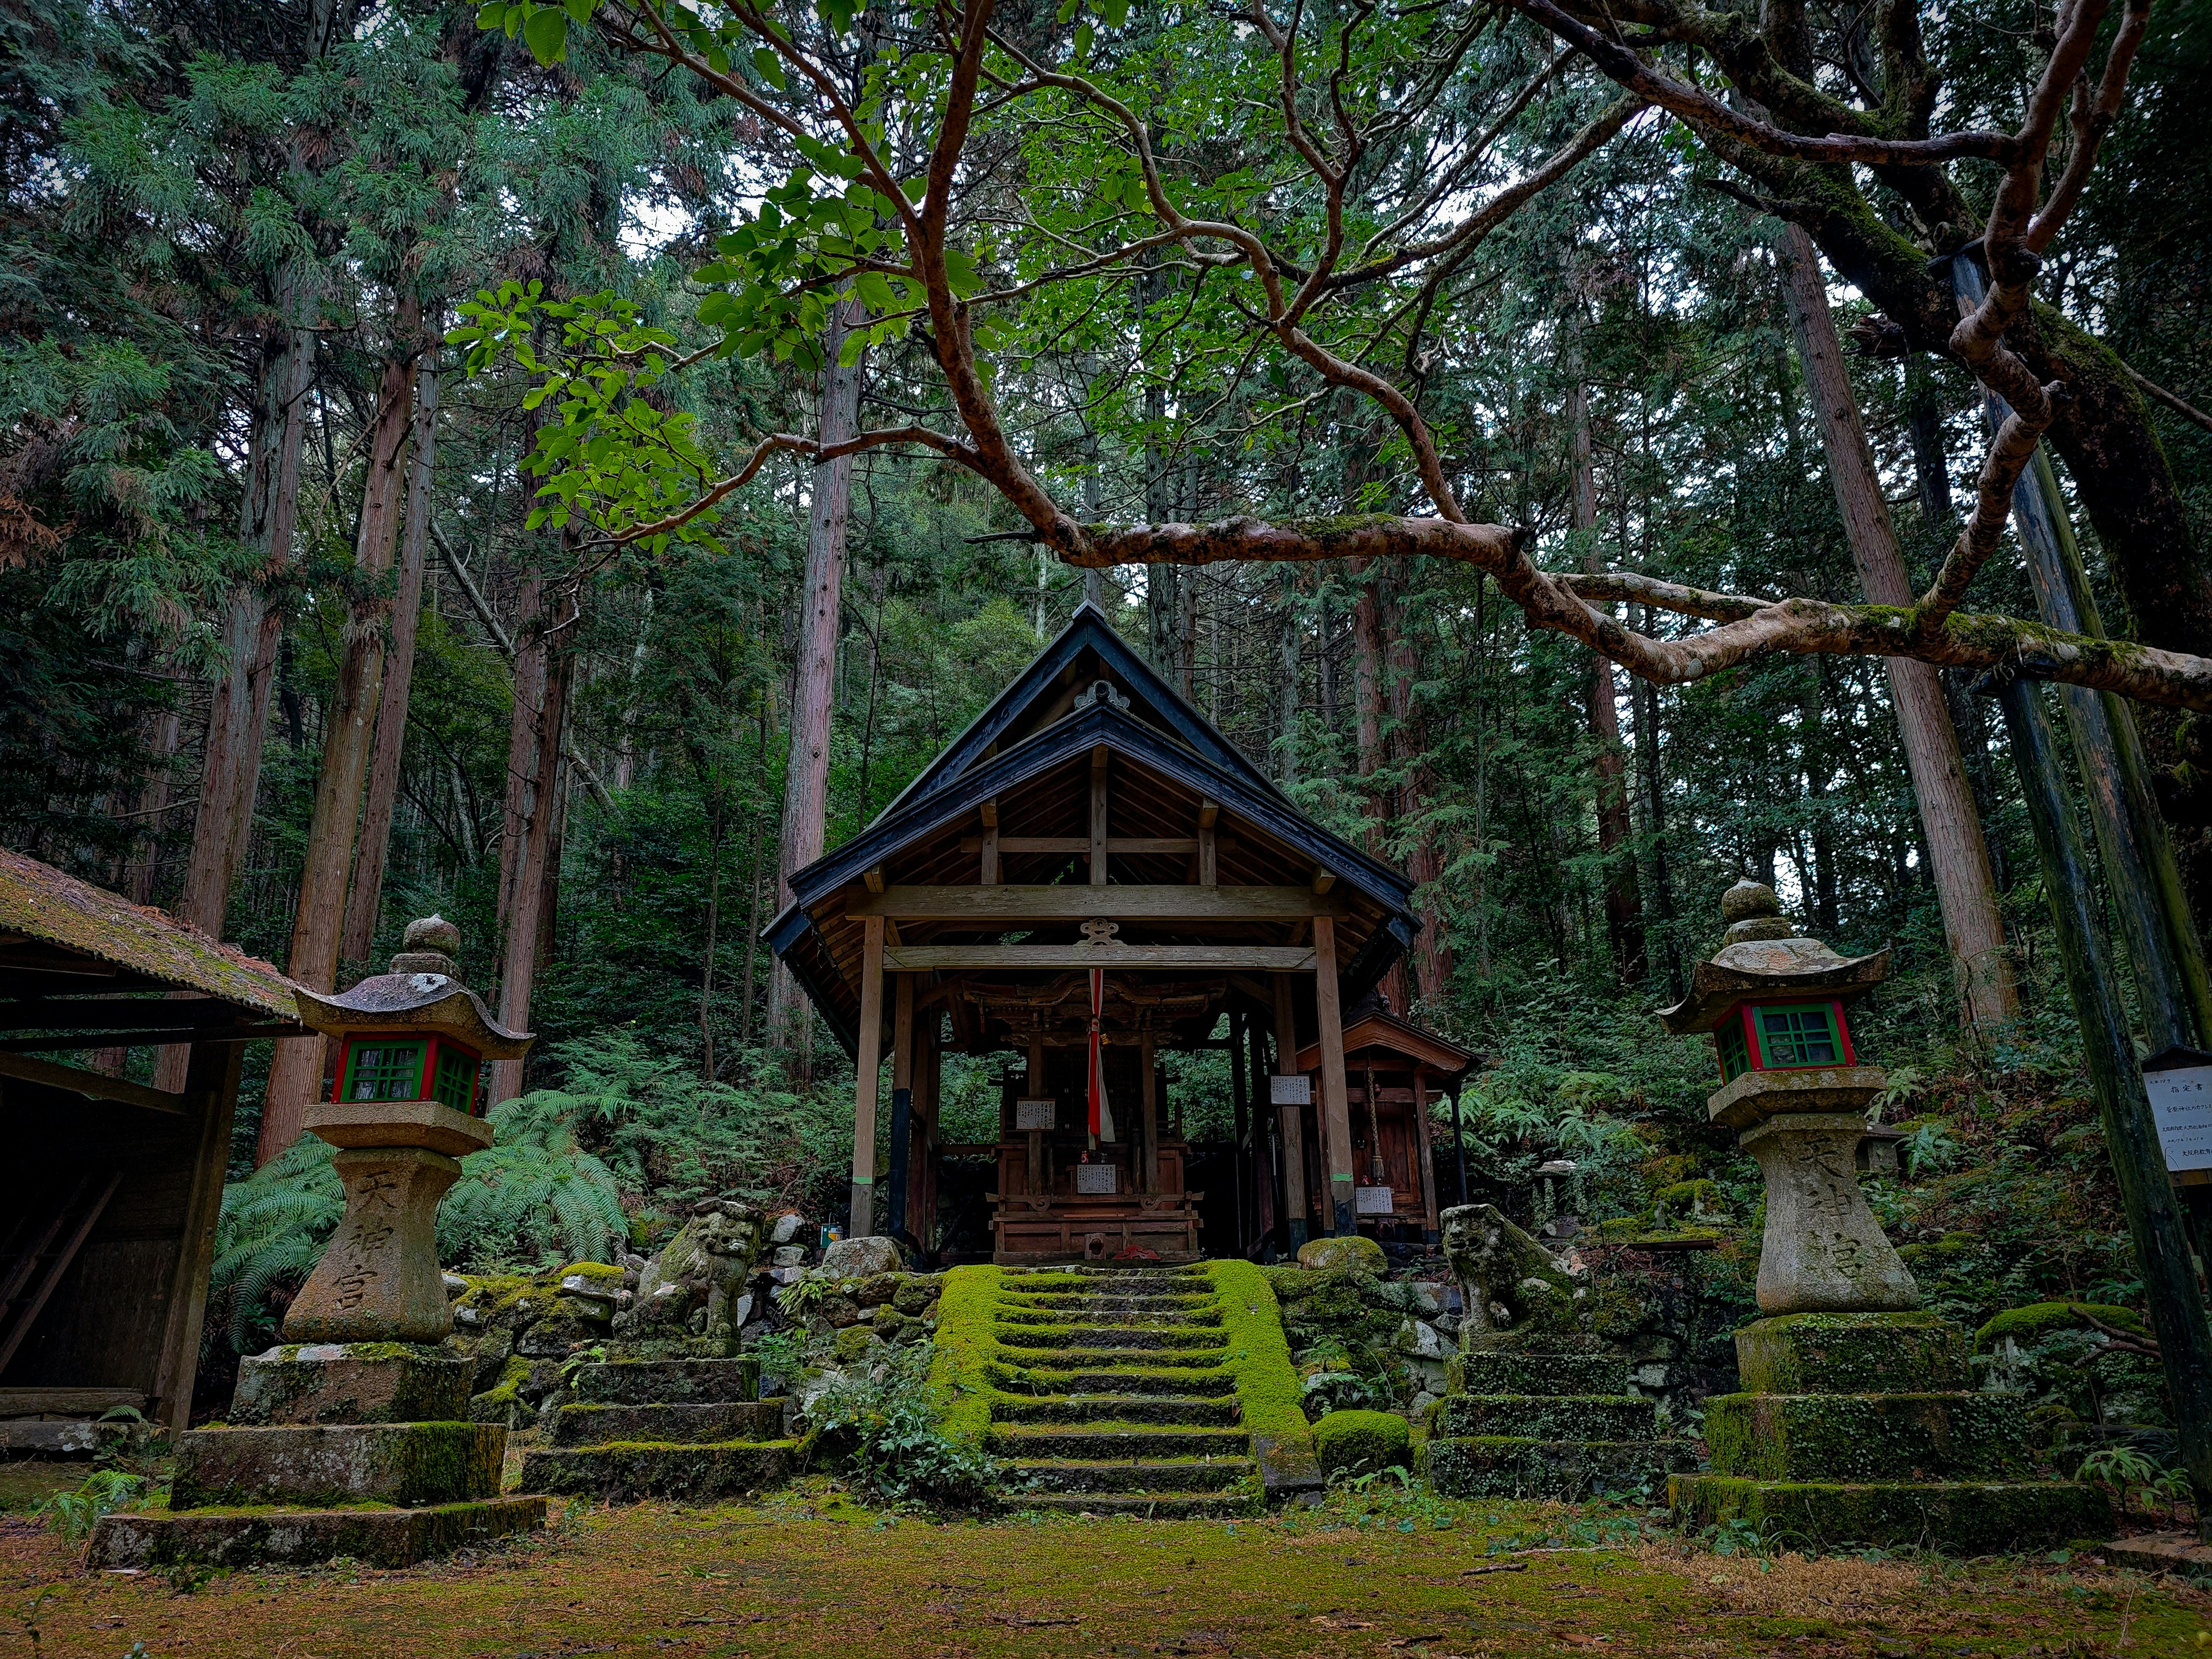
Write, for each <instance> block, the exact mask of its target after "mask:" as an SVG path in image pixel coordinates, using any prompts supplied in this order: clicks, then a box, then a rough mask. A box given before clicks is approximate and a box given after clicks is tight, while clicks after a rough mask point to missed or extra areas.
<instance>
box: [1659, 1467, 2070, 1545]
mask: <svg viewBox="0 0 2212 1659" xmlns="http://www.w3.org/2000/svg"><path fill="white" fill-rule="evenodd" d="M1667 1491H1668V1501H1669V1502H1670V1504H1672V1506H1673V1508H1674V1518H1675V1519H1676V1520H1677V1521H1678V1522H1683V1523H1685V1524H1687V1525H1690V1526H1713V1525H1717V1524H1718V1523H1721V1522H1730V1521H1734V1522H1743V1523H1746V1524H1748V1525H1751V1526H1754V1527H1756V1528H1759V1532H1760V1533H1761V1534H1764V1535H1765V1536H1766V1537H1767V1538H1769V1539H1770V1540H1772V1541H1776V1542H1780V1543H1788V1544H1794V1545H1805V1546H1809V1547H1814V1548H1818V1549H1836V1548H1840V1547H1844V1546H1845V1545H1850V1544H1860V1545H1863V1544H1873V1545H1879V1546H1881V1547H1885V1548H1891V1547H1905V1546H1919V1547H1927V1548H1935V1549H1942V1550H1948V1551H1951V1552H1954V1553H1959V1554H1965V1555H1974V1554H1988V1553H2009V1552H2012V1551H2016V1550H2023V1549H2039V1548H2046V1547H2050V1546H2051V1545H2053V1544H2063V1543H2068V1542H2070V1541H2074V1540H2075V1539H2100V1538H2106V1537H2109V1536H2110V1535H2111V1534H2112V1504H2110V1503H2109V1502H2108V1501H2107V1500H2106V1497H2105V1495H2104V1493H2102V1492H2100V1491H2098V1490H2097V1488H2095V1487H2094V1486H2075V1485H2073V1484H2071V1483H2069V1482H2066V1481H2057V1480H2042V1481H1942V1482H1925V1483H1923V1482H1917V1481H1871V1482H1866V1483H1863V1484H1859V1483H1846V1482H1842V1481H1785V1480H1743V1479H1741V1478H1737V1477H1734V1476H1729V1475H1718V1474H1681V1475H1676V1476H1675V1477H1674V1479H1673V1480H1669V1481H1668V1485H1667Z"/></svg>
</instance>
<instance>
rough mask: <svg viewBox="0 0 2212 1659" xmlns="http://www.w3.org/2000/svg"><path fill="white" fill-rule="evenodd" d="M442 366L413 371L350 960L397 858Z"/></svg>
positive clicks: (343, 953)
mask: <svg viewBox="0 0 2212 1659" xmlns="http://www.w3.org/2000/svg"><path fill="white" fill-rule="evenodd" d="M434 331H435V330H434ZM437 432H438V366H437V362H436V361H435V358H428V357H427V356H426V360H425V361H423V362H421V363H420V364H418V366H417V367H416V374H415V423H414V431H413V434H412V435H411V437H410V440H409V448H408V457H407V512H406V519H405V521H404V524H403V526H402V527H401V529H400V532H399V588H398V593H397V595H396V596H395V597H394V599H393V600H392V649H391V651H390V653H388V654H387V656H386V660H385V667H384V695H383V696H381V697H380V698H379V699H378V701H377V705H376V745H375V750H374V753H373V754H372V755H371V756H370V757H369V763H368V801H367V803H366V804H365V805H363V806H362V814H361V845H360V846H359V847H357V848H355V849H354V860H353V883H352V886H351V888H350V890H349V891H348V892H347V894H346V930H345V937H344V939H343V940H342V941H341V943H340V945H339V946H338V957H339V959H340V960H341V961H344V962H365V961H367V960H368V953H369V952H370V951H371V950H373V949H374V947H375V944H376V923H377V915H378V911H379V909H380V907H381V904H382V902H383V895H384V872H385V869H386V866H387V865H388V864H389V862H390V860H391V856H392V807H393V805H394V804H395V803H396V802H397V801H398V798H399V762H400V758H401V757H402V755H403V753H404V750H405V748H406V743H407V705H408V699H409V694H410V690H411V689H412V687H413V684H414V679H415V635H416V629H418V628H419V627H420V626H421V623H422V569H423V565H424V562H425V561H426V560H427V558H428V553H429V546H430V484H431V474H432V472H433V471H434V470H435V462H436V457H437Z"/></svg>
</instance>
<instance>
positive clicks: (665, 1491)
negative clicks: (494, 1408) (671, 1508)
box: [522, 1440, 799, 1504]
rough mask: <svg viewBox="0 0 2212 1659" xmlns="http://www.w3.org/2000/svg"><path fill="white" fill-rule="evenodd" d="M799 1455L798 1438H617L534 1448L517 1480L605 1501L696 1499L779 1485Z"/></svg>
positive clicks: (531, 1486)
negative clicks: (705, 1441) (696, 1441)
mask: <svg viewBox="0 0 2212 1659" xmlns="http://www.w3.org/2000/svg"><path fill="white" fill-rule="evenodd" d="M798 1467H799V1442H798V1441H796V1440H769V1441H732V1442H727V1443H721V1444H712V1445H696V1446H686V1445H671V1444H666V1443H660V1442H657V1441H615V1442H613V1443H610V1444H607V1445H604V1446H587V1447H580V1448H575V1449H562V1450H552V1451H542V1450H532V1451H531V1452H529V1453H527V1454H526V1455H524V1457H523V1460H522V1484H523V1485H524V1486H526V1487H527V1488H529V1489H531V1490H532V1491H535V1492H565V1493H573V1494H577V1495H580V1496H588V1497H594V1498H607V1499H610V1500H624V1499H629V1500H634V1499H636V1498H678V1499H681V1500H683V1501H684V1502H686V1503H694V1504H696V1503H701V1502H705V1501H708V1500H710V1499H714V1498H735V1497H740V1496H742V1495H743V1494H744V1493H746V1492H761V1491H764V1490H766V1489H767V1488H769V1487H771V1486H781V1485H782V1484H783V1483H784V1482H785V1481H787V1480H789V1479H790V1478H791V1477H792V1474H793V1473H794V1471H795V1470H796V1469H797V1468H798Z"/></svg>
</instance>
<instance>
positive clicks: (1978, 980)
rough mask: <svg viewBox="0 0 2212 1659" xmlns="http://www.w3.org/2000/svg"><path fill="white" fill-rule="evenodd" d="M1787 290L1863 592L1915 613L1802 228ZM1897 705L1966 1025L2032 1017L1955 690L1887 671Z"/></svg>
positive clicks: (1791, 248)
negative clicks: (1962, 738)
mask: <svg viewBox="0 0 2212 1659" xmlns="http://www.w3.org/2000/svg"><path fill="white" fill-rule="evenodd" d="M1779 252H1780V253H1781V258H1782V266H1783V274H1784V293H1785V295H1786V296H1787V299H1788V301H1789V307H1790V327H1791V330H1792V331H1793V332H1794V333H1795V334H1796V338H1797V356H1798V359H1799V361H1800V362H1801V363H1802V365H1803V368H1804V374H1805V385H1806V389H1807V391H1808V392H1809V393H1810V394H1811V397H1812V401H1813V407H1814V414H1815V415H1816V416H1817V417H1818V419H1819V422H1820V443H1821V447H1823V448H1824V449H1825V450H1826V452H1827V458H1828V476H1829V477H1830V478H1831V479H1832V481H1833V483H1834V486H1835V491H1836V505H1837V507H1838V509H1839V510H1840V511H1841V513H1842V514H1843V520H1844V534H1845V536H1846V537H1847V538H1848V539H1849V540H1850V547H1851V562H1852V563H1853V564H1855V565H1856V566H1857V568H1858V576H1859V586H1860V587H1861V588H1862V589H1863V590H1864V592H1865V593H1866V596H1867V598H1868V599H1869V600H1871V601H1872V602H1873V603H1875V604H1876V605H1911V603H1912V601H1913V597H1914V596H1913V592H1912V586H1911V582H1910V581H1909V580H1907V578H1906V576H1905V560H1904V556H1902V555H1901V554H1900V553H1899V551H1898V546H1897V531H1896V528H1895V526H1893V524H1892V523H1891V521H1890V516H1889V503H1888V501H1887V499H1886V498H1885V497H1884V496H1883V495H1882V493H1881V480H1880V479H1879V478H1878V477H1876V476H1875V470H1874V456H1873V453H1872V452H1871V451H1870V450H1869V448H1868V447H1867V441H1866V432H1865V428H1863V426H1862V425H1861V424H1860V422H1859V411H1858V404H1857V401H1856V399H1855V398H1853V396H1852V393H1851V386H1850V378H1849V377H1848V376H1847V375H1846V374H1845V373H1844V356H1843V348H1842V346H1841V344H1840V343H1839V342H1838V340H1837V338H1836V325H1835V319H1833V318H1832V316H1830V315H1829V313H1828V295H1827V289H1826V283H1824V282H1823V281H1822V279H1821V276H1820V258H1819V256H1818V255H1817V254H1816V253H1815V252H1814V247H1813V241H1812V239H1811V238H1810V237H1809V236H1808V235H1807V234H1805V232H1804V231H1803V230H1802V229H1800V228H1797V227H1796V226H1794V225H1793V226H1791V227H1790V228H1788V229H1787V230H1786V231H1784V234H1783V236H1782V239H1781V242H1780V245H1779ZM1885 666H1886V668H1887V671H1888V675H1889V694H1890V702H1891V703H1892V704H1893V706H1894V707H1895V708H1896V710H1897V724H1898V729H1899V732H1900V733H1901V735H1902V736H1903V738H1904V739H1905V765H1906V767H1907V768H1908V769H1910V771H1911V775H1912V793H1913V795H1914V797H1915V799H1917V802H1918V804H1919V807H1920V822H1921V826H1922V829H1923V831H1924V834H1925V837H1926V842H1927V847H1928V860H1929V874H1930V875H1931V876H1932V877H1933V878H1934V880H1935V885H1936V903H1937V905H1938V906H1939V907H1940V908H1941V909H1942V915H1943V933H1944V937H1945V939H1946V941H1947V943H1948V945H1949V946H1950V951H1951V960H1952V963H1953V964H1954V970H1955V972H1956V973H1957V975H1958V991H1959V996H1960V1004H1961V1006H1962V1009H1963V1012H1964V1013H1965V1016H1966V1018H1967V1020H1968V1021H1970V1022H1971V1023H1972V1024H1977V1025H1989V1024H2003V1023H2005V1022H2007V1021H2009V1020H2011V1019H2013V1018H2015V1017H2016V1016H2017V1015H2018V1013H2019V1012H2020V995H2019V992H2018V990H2017V988H2016V987H2015V983H2014V979H2013V968H2012V962H2011V958H2010V957H2009V956H2008V954H2007V952H2006V950H2005V941H2004V925H2003V921H2002V916H2001V915H2000V913H1999V911H1998V908H1997V891H1996V880H1995V878H1994V877H1993V876H1992V875H1991V873H1990V855H1989V848H1988V847H1987V846H1986V844H1985V843H1984V841H1983V839H1982V823H1981V818H1980V817H1979V815H1978V813H1977V812H1976V811H1975V810H1974V797H1973V792H1972V788H1971V787H1969V785H1968V783H1967V781H1966V769H1965V767H1964V766H1963V764H1962V763H1961V762H1960V756H1959V736H1958V733H1957V732H1956V731H1955V730H1954V729H1953V727H1952V725H1951V717H1950V713H1949V711H1948V709H1947V708H1945V706H1944V699H1943V688H1942V682H1941V681H1940V680H1939V679H1938V678H1937V676H1936V670H1935V669H1933V668H1931V667H1929V665H1926V664H1925V663H1916V662H1908V661H1905V660H1904V659H1898V658H1892V659H1886V661H1885Z"/></svg>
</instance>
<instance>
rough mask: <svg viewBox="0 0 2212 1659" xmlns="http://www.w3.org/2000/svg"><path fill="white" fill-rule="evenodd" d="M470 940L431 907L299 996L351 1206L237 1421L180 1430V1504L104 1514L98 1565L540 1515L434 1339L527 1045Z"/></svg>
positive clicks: (244, 1383) (333, 1548) (541, 1503)
mask: <svg viewBox="0 0 2212 1659" xmlns="http://www.w3.org/2000/svg"><path fill="white" fill-rule="evenodd" d="M459 943H460V936H459V933H458V931H457V930H456V929H455V928H454V927H453V924H452V923H450V922H447V921H441V920H440V919H439V918H437V917H435V916H432V917H430V918H428V919H427V920H425V921H417V922H416V923H414V924H413V925H412V926H410V927H409V928H408V930H407V949H406V950H405V951H403V952H402V953H401V954H400V955H398V956H397V957H394V958H392V971H391V972H390V973H388V974H379V975H375V976H374V977H372V978H369V979H365V980H363V981H362V982H361V983H360V984H358V985H356V986H355V987H353V988H352V989H351V990H349V991H347V992H344V993H343V994H340V995H337V996H322V995H319V994H315V993H313V992H311V991H308V990H306V989H304V988H300V987H295V994H296V995H297V998H298V1001H299V1005H300V1017H301V1019H302V1020H303V1021H304V1022H306V1023H307V1024H309V1025H312V1026H313V1027H314V1028H315V1029H316V1030H319V1031H323V1032H325V1033H327V1034H328V1035H329V1036H331V1037H332V1038H333V1039H334V1040H335V1041H336V1042H337V1044H338V1066H337V1086H336V1087H335V1088H334V1089H333V1090H332V1091H331V1095H332V1097H331V1099H329V1100H327V1101H323V1102H320V1103H317V1104H315V1105H313V1106H310V1107H309V1108H308V1109H307V1127H308V1128H309V1129H310V1130H312V1131H313V1133H315V1134H317V1135H319V1136H320V1137H321V1138H322V1139H325V1140H326V1141H329V1142H331V1144H332V1145H334V1146H337V1148H338V1152H337V1154H336V1156H334V1157H333V1158H331V1167H332V1168H333V1169H334V1170H336V1171H337V1176H338V1179H339V1181H340V1182H342V1183H343V1185H344V1188H345V1204H346V1207H345V1215H344V1218H343V1219H342V1220H341V1221H340V1222H339V1223H338V1227H337V1232H336V1233H334V1234H333V1235H332V1236H331V1242H330V1243H328V1244H327V1245H326V1246H325V1247H324V1250H323V1255H322V1260H321V1261H319V1262H317V1263H316V1265H315V1270H314V1272H313V1273H311V1274H310V1275H309V1276H308V1279H307V1284H306V1285H304V1286H302V1287H301V1291H300V1294H299V1295H298V1296H297V1297H295V1298H294V1300H293V1302H292V1304H291V1307H290V1309H289V1310H288V1311H287V1312H286V1314H285V1316H284V1328H283V1338H284V1340H283V1341H282V1342H281V1343H279V1344H278V1346H275V1347H273V1348H270V1350H269V1351H268V1352H265V1353H259V1354H255V1355H252V1356H251V1357H250V1358H246V1359H245V1360H243V1361H241V1362H240V1365H239V1368H238V1387H237V1389H236V1390H235V1392H234V1395H233V1396H232V1400H231V1409H230V1414H229V1420H228V1423H227V1424H225V1425H222V1426H218V1427H212V1428H205V1429H194V1430H192V1431H190V1432H189V1433H187V1434H185V1435H183V1436H181V1437H179V1440H178V1443H177V1463H176V1474H175V1479H174V1480H173V1482H172V1483H171V1488H170V1498H169V1504H168V1507H167V1510H160V1511H152V1512H149V1513H146V1514H143V1515H142V1514H117V1515H112V1516H108V1517H107V1518H106V1520H105V1521H103V1522H101V1523H100V1533H99V1534H98V1535H97V1536H96V1538H95V1540H94V1554H95V1556H96V1557H97V1558H98V1559H100V1561H101V1562H102V1563H103V1564H104V1565H113V1566H161V1565H169V1564H172V1563H183V1562H198V1563H202V1564H204V1565H211V1566H221V1567H234V1566H246V1565H252V1564H255V1563H259V1562H269V1561H282V1562H289V1563H293V1564H295V1565H296V1564H300V1563H304V1562H311V1561H319V1560H327V1559H331V1557H334V1556H351V1557H354V1558H356V1559H360V1560H363V1561H367V1562H369V1563H371V1564H372V1565H376V1566H384V1567H390V1566H404V1565H407V1564H408V1563H410V1562H412V1561H418V1560H421V1559H422V1558H423V1557H425V1556H428V1555H433V1554H438V1553H443V1552H445V1551H447V1550H451V1549H453V1548H454V1547H457V1546H459V1545H462V1544H468V1543H477V1542H480V1541H483V1540H484V1539H487V1538H491V1537H495V1536H498V1535H500V1534H505V1533H512V1532H517V1531H521V1530H525V1529H527V1528H533V1527H537V1526H540V1525H543V1524H544V1517H545V1500H544V1498H507V1497H502V1496H501V1493H500V1474H501V1464H502V1462H503V1460H504V1458H505V1456H506V1452H507V1429H506V1427H505V1426H504V1425H501V1424H497V1423H474V1422H471V1421H469V1420H468V1416H469V1404H468V1402H469V1394H470V1388H471V1383H472V1381H473V1379H474V1375H475V1370H476V1366H475V1363H474V1362H473V1361H472V1360H471V1359H469V1358H465V1356H463V1355H461V1354H459V1353H456V1352H449V1351H448V1350H447V1348H446V1347H444V1346H441V1344H442V1341H443V1339H444V1338H445V1337H446V1336H447V1334H449V1333H450V1332H451V1330H452V1329H453V1315H452V1312H451V1310H450V1308H449V1306H448V1304H447V1298H446V1291H445V1286H444V1281H443V1278H442V1276H441V1273H440V1272H439V1268H438V1249H437V1235H436V1221H437V1214H438V1201H439V1200H441V1198H443V1197H444V1196H445V1194H446V1189H447V1188H449V1187H451V1186H452V1185H453V1182H455V1181H456V1180H457V1179H459V1176H460V1173H461V1165H460V1162H459V1160H460V1159H461V1158H462V1157H463V1156H465V1154H467V1153H470V1152H477V1151H478V1150H480V1149H481V1148H483V1147H485V1146H489V1145H490V1144H491V1140H492V1134H491V1129H490V1127H489V1125H488V1124H486V1123H485V1122H484V1121H483V1119H482V1118H480V1117H478V1116H477V1115H475V1111H476V1109H477V1106H478V1105H479V1104H480V1103H481V1093H480V1091H479V1090H478V1089H477V1069H478V1066H479V1064H480V1062H481V1061H482V1060H487V1059H511V1058H515V1057H518V1056H520V1055H521V1054H523V1053H525V1052H526V1050H527V1049H528V1048H529V1047H530V1042H531V1039H530V1037H529V1036H528V1035H527V1034H526V1033H522V1032H518V1031H509V1030H503V1029H502V1028H501V1026H499V1025H498V1024H495V1022H494V1021H493V1019H492V1018H491V1016H490V1014H489V1012H488V1011H487V1010H486V1009H485V1007H484V1006H483V1003H482V1002H481V1001H479V1000H477V997H476V995H475V994H474V993H473V992H471V991H470V990H469V989H468V988H467V987H465V986H463V985H462V983H461V982H460V980H459V969H457V968H456V966H455V965H454V962H453V952H454V951H455V950H456V949H457V948H458V947H459Z"/></svg>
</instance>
